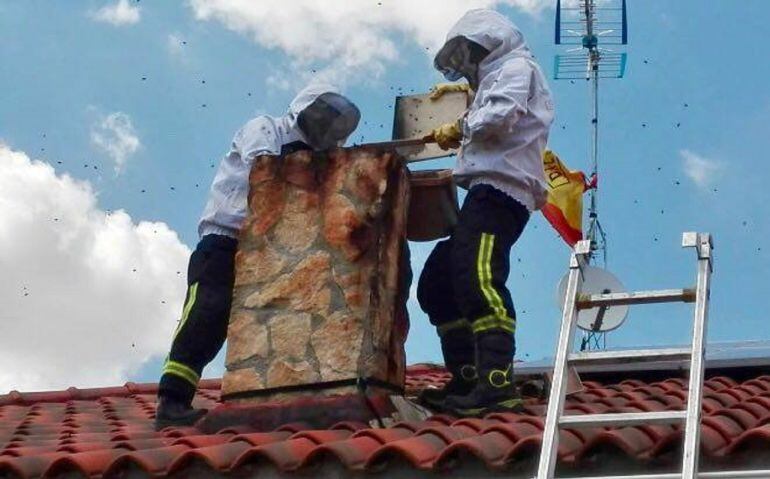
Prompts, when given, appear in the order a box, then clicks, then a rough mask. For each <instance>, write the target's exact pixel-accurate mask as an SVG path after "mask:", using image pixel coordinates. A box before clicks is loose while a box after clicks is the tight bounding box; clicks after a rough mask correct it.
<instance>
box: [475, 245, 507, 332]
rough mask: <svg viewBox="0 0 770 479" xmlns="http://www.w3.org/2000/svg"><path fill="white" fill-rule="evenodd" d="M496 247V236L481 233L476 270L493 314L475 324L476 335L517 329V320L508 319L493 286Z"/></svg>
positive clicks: (477, 320) (482, 290)
mask: <svg viewBox="0 0 770 479" xmlns="http://www.w3.org/2000/svg"><path fill="white" fill-rule="evenodd" d="M494 246H495V235H492V234H489V233H481V242H480V244H479V253H478V257H477V259H476V269H477V274H478V277H479V287H480V288H481V292H482V294H483V295H484V298H486V300H487V303H488V304H489V308H490V309H491V310H492V314H490V315H488V316H484V317H482V318H478V319H476V320H475V321H474V322H473V324H472V329H473V332H474V333H479V332H481V331H487V330H489V329H502V330H504V331H508V332H510V333H513V332H514V330H515V329H516V322H515V320H514V319H513V318H510V317H508V312H507V311H506V310H505V306H504V305H503V300H502V298H501V297H500V294H499V293H498V292H497V290H495V288H494V287H493V286H492V249H493V248H494Z"/></svg>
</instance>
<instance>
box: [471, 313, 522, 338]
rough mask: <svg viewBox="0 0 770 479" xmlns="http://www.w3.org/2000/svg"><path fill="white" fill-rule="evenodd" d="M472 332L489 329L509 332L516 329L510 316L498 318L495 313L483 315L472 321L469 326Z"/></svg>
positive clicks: (476, 332)
mask: <svg viewBox="0 0 770 479" xmlns="http://www.w3.org/2000/svg"><path fill="white" fill-rule="evenodd" d="M471 327H472V329H473V332H474V334H478V333H481V332H483V331H488V330H490V329H502V330H503V331H507V332H509V333H513V332H514V331H515V329H516V323H515V321H514V320H513V319H512V318H509V317H508V316H505V317H502V318H499V317H497V316H495V315H490V316H484V317H483V318H479V319H477V320H476V321H474V322H473V325H472V326H471Z"/></svg>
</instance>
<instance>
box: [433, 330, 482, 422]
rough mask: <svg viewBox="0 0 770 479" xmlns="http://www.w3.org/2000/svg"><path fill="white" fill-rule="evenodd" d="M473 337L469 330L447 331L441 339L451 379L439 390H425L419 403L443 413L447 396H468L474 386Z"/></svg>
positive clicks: (445, 362)
mask: <svg viewBox="0 0 770 479" xmlns="http://www.w3.org/2000/svg"><path fill="white" fill-rule="evenodd" d="M474 349H475V348H474V344H473V336H472V333H471V331H470V329H469V328H461V329H456V330H451V331H447V332H446V333H444V335H443V336H442V337H441V351H442V353H443V355H444V364H445V365H446V367H447V369H448V370H449V372H450V373H452V379H451V380H450V381H449V382H448V383H447V384H446V385H445V386H444V387H443V388H441V389H425V390H424V391H422V393H420V397H419V400H420V402H421V403H422V404H423V405H425V406H426V407H428V408H430V409H434V410H437V411H444V400H445V399H446V398H447V396H449V395H464V394H468V393H469V392H470V391H471V390H472V389H473V388H474V386H475V385H476V377H477V375H476V367H475V366H474V355H475V351H474Z"/></svg>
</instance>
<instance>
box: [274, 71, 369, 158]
mask: <svg viewBox="0 0 770 479" xmlns="http://www.w3.org/2000/svg"><path fill="white" fill-rule="evenodd" d="M360 118H361V113H360V111H359V110H358V108H357V107H356V105H354V104H353V102H351V101H350V100H348V99H347V98H345V97H344V96H343V95H342V94H341V93H340V91H339V89H337V88H336V87H334V86H332V85H328V84H320V83H314V84H311V85H308V86H307V87H305V88H304V89H303V90H302V91H300V92H299V93H297V96H296V97H295V98H294V100H292V102H291V104H290V105H289V111H288V113H287V116H286V120H287V123H286V126H287V127H288V129H289V130H291V133H293V134H296V135H298V136H299V139H301V140H303V141H304V142H305V143H307V144H308V145H310V146H311V147H313V148H314V149H317V150H321V149H325V148H330V147H332V146H338V145H343V144H344V143H345V141H346V140H347V138H348V136H350V134H351V133H353V130H355V129H356V127H357V126H358V121H359V120H360ZM292 136H294V135H292Z"/></svg>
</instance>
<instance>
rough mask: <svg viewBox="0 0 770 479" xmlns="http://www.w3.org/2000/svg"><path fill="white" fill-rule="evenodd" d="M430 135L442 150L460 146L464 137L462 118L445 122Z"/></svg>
mask: <svg viewBox="0 0 770 479" xmlns="http://www.w3.org/2000/svg"><path fill="white" fill-rule="evenodd" d="M429 136H431V137H433V139H434V140H435V141H436V143H437V144H438V146H439V148H441V149H442V150H448V149H450V148H458V147H459V146H460V140H462V138H463V132H462V129H461V128H460V120H457V121H454V122H452V123H444V124H443V125H441V126H440V127H438V128H436V129H434V130H433V133H431V134H430V135H429Z"/></svg>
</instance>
